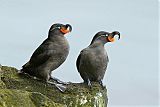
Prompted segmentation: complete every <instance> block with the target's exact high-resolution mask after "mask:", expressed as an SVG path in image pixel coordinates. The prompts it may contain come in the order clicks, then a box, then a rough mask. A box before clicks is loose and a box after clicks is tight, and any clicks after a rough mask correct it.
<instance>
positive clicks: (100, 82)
mask: <svg viewBox="0 0 160 107" xmlns="http://www.w3.org/2000/svg"><path fill="white" fill-rule="evenodd" d="M98 83H99V84H100V85H101V87H102V89H104V88H105V86H104V85H103V82H102V80H100V81H98Z"/></svg>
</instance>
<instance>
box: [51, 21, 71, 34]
mask: <svg viewBox="0 0 160 107" xmlns="http://www.w3.org/2000/svg"><path fill="white" fill-rule="evenodd" d="M55 30H58V31H60V32H61V33H62V34H67V33H69V32H71V31H72V26H71V25H70V24H66V25H64V24H60V23H56V24H53V25H52V26H51V28H50V29H49V32H53V31H55Z"/></svg>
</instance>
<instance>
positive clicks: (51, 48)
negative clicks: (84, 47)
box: [21, 23, 72, 81]
mask: <svg viewBox="0 0 160 107" xmlns="http://www.w3.org/2000/svg"><path fill="white" fill-rule="evenodd" d="M71 31H72V27H71V25H69V24H66V25H63V24H59V23H56V24H53V25H52V26H51V28H50V29H49V33H48V38H47V39H46V40H44V41H43V43H42V44H41V45H40V46H39V47H38V48H37V49H36V50H35V51H34V53H33V54H32V56H31V58H30V60H29V61H28V62H27V63H26V64H25V65H23V66H22V69H21V72H24V73H27V74H29V75H31V76H35V77H38V78H39V79H42V80H44V81H48V80H49V79H50V78H51V71H53V70H55V69H56V68H58V67H59V66H60V65H61V64H62V63H63V62H64V61H65V60H66V58H67V56H68V53H69V44H68V41H67V40H66V38H65V37H64V35H65V34H67V33H69V32H71Z"/></svg>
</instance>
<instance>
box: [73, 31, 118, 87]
mask: <svg viewBox="0 0 160 107" xmlns="http://www.w3.org/2000/svg"><path fill="white" fill-rule="evenodd" d="M118 33H119V32H118ZM118 33H115V34H118ZM115 34H114V33H113V32H112V33H108V32H105V31H101V32H98V33H97V34H96V35H95V36H94V37H93V39H92V41H91V44H90V45H89V46H88V47H87V48H85V49H83V50H82V51H81V52H80V55H79V56H78V58H77V62H76V65H77V69H78V72H79V73H80V75H81V77H82V79H83V80H84V83H87V84H88V85H89V86H90V85H91V82H99V83H100V84H101V85H102V86H103V84H102V80H103V78H104V75H105V72H106V69H107V65H108V62H109V58H108V55H107V52H106V50H105V48H104V45H105V44H106V43H107V42H111V41H110V40H109V39H108V36H111V37H113V38H114V35H115ZM106 35H107V36H106ZM119 35H120V34H119ZM119 37H120V36H119Z"/></svg>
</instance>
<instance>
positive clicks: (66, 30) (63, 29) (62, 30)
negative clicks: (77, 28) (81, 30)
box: [60, 27, 70, 34]
mask: <svg viewBox="0 0 160 107" xmlns="http://www.w3.org/2000/svg"><path fill="white" fill-rule="evenodd" d="M60 31H61V32H62V33H64V34H66V33H69V32H70V31H69V30H68V29H66V28H65V27H61V29H60Z"/></svg>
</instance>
